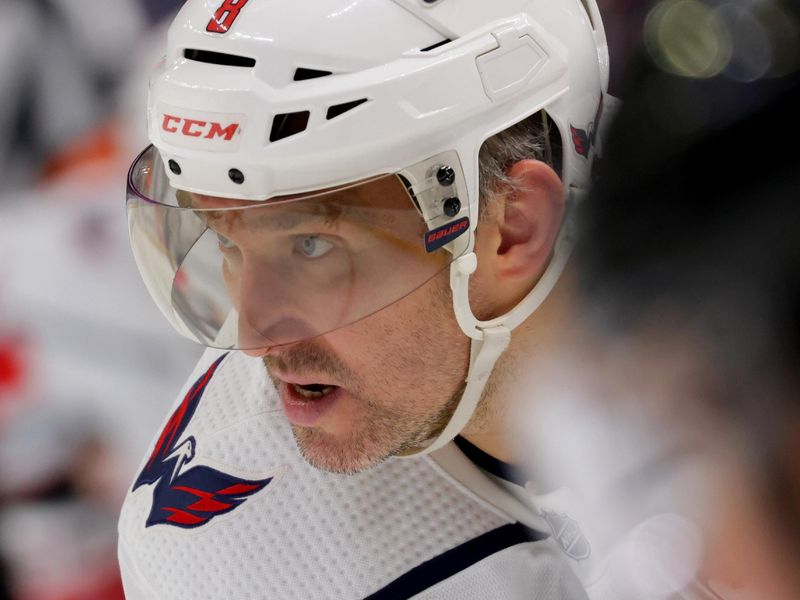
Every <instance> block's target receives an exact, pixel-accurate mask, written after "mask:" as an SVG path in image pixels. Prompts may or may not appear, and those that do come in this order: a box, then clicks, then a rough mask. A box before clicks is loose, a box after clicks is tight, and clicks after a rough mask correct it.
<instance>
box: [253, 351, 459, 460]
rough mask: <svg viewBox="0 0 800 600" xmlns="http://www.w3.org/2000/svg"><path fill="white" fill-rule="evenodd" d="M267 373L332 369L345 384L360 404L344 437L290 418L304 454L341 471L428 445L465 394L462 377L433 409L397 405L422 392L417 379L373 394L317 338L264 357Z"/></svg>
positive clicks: (329, 372)
mask: <svg viewBox="0 0 800 600" xmlns="http://www.w3.org/2000/svg"><path fill="white" fill-rule="evenodd" d="M263 362H264V366H265V368H266V370H267V375H268V376H269V377H270V378H271V379H272V381H273V383H275V384H276V386H277V385H278V381H277V380H276V379H275V378H274V377H273V376H272V374H271V373H270V366H274V367H275V368H277V369H278V370H279V371H280V370H284V371H285V370H298V371H302V370H306V369H307V370H313V371H314V372H317V373H324V374H326V375H330V376H331V377H332V378H334V379H335V380H336V381H340V382H342V383H344V384H345V385H346V391H347V394H348V395H349V396H350V398H349V399H348V401H350V402H354V403H355V404H356V406H357V407H358V413H359V418H358V423H357V425H356V426H355V427H354V428H353V429H352V431H350V432H349V433H348V434H347V435H346V436H345V437H341V436H337V435H334V434H331V433H329V432H326V431H324V430H322V429H319V428H316V427H302V426H299V425H294V424H290V425H291V428H292V433H293V434H294V438H295V442H296V444H297V448H298V450H299V451H300V454H301V455H302V456H303V458H304V459H305V460H306V461H307V462H308V463H309V464H310V465H312V466H313V467H315V468H317V469H320V470H323V471H329V472H333V473H341V474H354V473H358V472H361V471H364V470H366V469H369V468H371V467H373V466H375V465H377V464H379V463H381V462H383V461H384V460H386V459H388V458H389V457H391V456H397V455H403V454H408V453H411V452H413V451H414V450H418V449H421V448H424V447H425V446H427V445H428V443H429V442H430V441H431V440H432V439H433V438H435V436H436V435H438V433H440V432H441V431H442V430H443V429H444V427H445V426H446V425H447V422H448V421H449V419H450V416H451V415H452V414H453V412H454V411H455V408H456V406H457V405H458V402H459V401H460V400H461V395H462V393H463V389H464V384H463V383H461V384H460V385H458V386H457V389H456V390H455V392H454V393H452V394H451V395H450V397H449V398H448V399H447V400H446V401H445V402H444V403H443V404H440V405H439V409H438V410H436V411H435V412H433V413H424V412H422V413H421V412H419V411H416V412H415V411H413V410H410V409H405V410H404V409H401V408H398V409H394V408H391V406H404V404H403V402H402V401H403V400H407V399H408V394H414V393H420V392H419V391H417V390H416V389H415V386H414V385H413V383H411V384H407V385H406V386H403V387H404V388H405V389H404V390H402V391H401V392H400V394H404V395H405V397H400V398H399V399H395V400H394V401H392V400H391V399H382V400H383V402H381V403H379V402H376V401H374V400H373V399H371V398H370V397H369V396H368V395H367V394H366V393H365V392H364V391H363V388H362V386H361V385H360V384H359V380H358V378H357V377H356V376H355V374H354V373H353V372H352V371H351V370H350V369H348V368H347V367H346V366H345V365H344V364H343V363H342V362H341V361H340V360H339V359H338V357H336V356H335V355H334V354H333V353H331V352H330V351H328V350H327V349H325V348H324V347H321V346H320V345H319V344H317V343H315V342H313V341H312V342H307V343H305V344H303V345H301V346H297V347H295V348H293V349H291V350H289V351H287V352H286V353H284V354H282V355H279V356H265V357H264V359H263ZM397 387H398V386H396V385H393V384H392V383H391V382H384V385H382V386H379V389H380V388H383V389H393V388H397ZM425 404H432V405H436V404H438V403H432V402H430V399H426V402H412V403H410V406H411V407H412V408H413V407H414V406H417V407H418V406H424V405H425Z"/></svg>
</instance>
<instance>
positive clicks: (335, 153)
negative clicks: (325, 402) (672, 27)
mask: <svg viewBox="0 0 800 600" xmlns="http://www.w3.org/2000/svg"><path fill="white" fill-rule="evenodd" d="M607 81H608V53H607V46H606V41H605V34H604V31H603V27H602V22H601V20H600V15H599V11H598V9H597V5H596V3H595V1H594V0H562V1H560V2H551V1H549V0H492V1H491V2H488V1H486V0H315V1H314V2H297V0H269V1H267V0H189V1H188V2H187V3H186V4H185V5H184V7H183V8H182V10H181V11H180V13H179V14H178V16H177V18H176V20H175V22H174V23H173V25H172V27H171V29H170V33H169V43H168V49H167V55H166V57H165V60H164V62H163V64H162V65H161V66H160V68H159V69H158V70H157V72H156V73H155V74H154V76H153V78H152V80H151V89H150V99H149V103H148V129H149V136H150V140H151V141H152V144H153V145H152V146H151V147H149V148H148V149H146V150H145V151H144V152H143V153H142V155H140V156H139V158H138V159H137V160H136V161H135V163H134V165H133V166H132V168H131V173H130V177H129V182H128V187H129V189H128V215H129V225H130V234H131V242H132V245H133V249H134V254H135V256H136V259H137V263H138V265H139V269H140V271H141V273H142V275H143V278H144V280H145V282H146V284H147V287H148V289H149V290H150V292H151V294H152V295H153V297H154V299H155V300H156V302H157V304H158V305H159V307H160V309H161V310H162V312H163V313H164V314H165V316H166V317H167V318H168V319H169V321H170V322H171V323H172V324H173V326H175V328H176V329H177V330H178V331H179V332H180V333H182V334H183V335H185V336H187V337H189V338H191V339H194V340H196V341H199V342H201V343H204V344H206V345H210V346H215V347H225V348H228V347H230V348H236V347H238V348H257V347H270V346H275V345H279V344H283V343H289V342H294V341H300V340H303V339H308V338H310V337H313V336H315V335H319V334H323V333H326V332H329V331H331V330H334V329H336V328H338V327H342V326H344V325H347V324H349V323H352V322H354V321H355V320H358V319H360V318H363V317H365V316H367V315H369V314H372V313H374V312H376V311H377V310H380V309H381V308H384V307H385V306H387V305H388V304H391V303H393V302H395V301H397V300H399V299H400V298H402V297H403V296H405V295H407V294H408V293H410V292H412V291H413V290H414V289H416V288H417V287H419V286H420V285H422V284H424V283H425V282H426V281H428V280H429V279H430V278H431V277H433V276H434V275H436V274H437V273H439V272H441V271H442V270H443V269H445V268H447V267H448V266H449V268H450V273H451V286H452V288H453V295H454V309H455V313H456V317H457V319H458V322H459V324H460V326H461V328H462V329H463V331H464V333H465V334H466V335H467V336H469V337H470V338H472V339H473V340H474V343H473V357H472V358H473V364H472V367H471V371H470V375H469V377H468V386H467V392H466V394H465V398H466V397H467V396H476V395H477V396H479V395H480V390H481V389H482V388H483V383H484V382H485V380H486V378H487V377H488V374H489V373H490V372H491V370H492V367H493V364H494V361H495V360H496V358H497V356H499V354H500V353H501V352H502V351H503V349H504V348H505V347H506V344H507V342H508V337H509V336H508V332H509V331H510V330H511V329H513V328H514V327H516V326H517V325H518V324H519V323H521V322H522V321H524V320H525V318H527V317H528V316H529V315H530V314H531V313H532V312H533V310H535V308H536V307H537V306H538V305H539V304H540V303H541V301H542V300H543V299H544V297H545V296H546V295H547V293H548V292H549V289H550V288H551V287H552V285H553V284H554V282H555V279H556V278H557V277H558V274H559V273H560V269H561V267H562V266H563V262H564V260H565V259H564V255H565V252H559V251H558V249H557V254H556V257H555V258H554V260H553V264H552V265H551V268H549V269H548V271H547V272H546V273H545V275H544V277H543V278H542V281H540V283H539V284H538V285H537V286H536V288H534V290H532V292H531V294H529V296H528V297H527V298H526V299H525V300H523V301H522V302H521V303H520V305H519V306H517V307H516V308H515V309H514V310H512V311H511V312H510V313H509V314H508V315H504V316H502V317H498V318H497V319H494V320H492V321H491V322H488V323H482V322H480V321H478V320H477V319H476V318H475V317H474V316H473V314H472V312H471V310H470V307H469V300H468V297H467V288H468V286H467V283H468V280H469V275H470V274H471V273H472V272H473V271H474V269H475V266H476V260H475V255H474V254H473V253H472V249H473V244H474V239H473V233H474V231H475V228H476V226H477V215H478V213H479V211H478V201H479V193H478V190H479V185H478V183H479V182H478V153H479V150H480V147H481V145H482V143H483V142H484V141H485V140H486V139H487V138H489V137H490V136H492V135H494V134H495V133H498V132H500V131H502V130H503V129H505V128H507V127H509V126H510V125H512V124H514V123H517V122H519V121H521V120H522V119H524V118H526V117H528V116H530V115H531V114H533V113H536V112H538V111H540V110H544V111H545V112H546V113H547V115H548V116H549V117H550V119H552V121H553V122H554V123H555V125H556V127H557V128H558V130H559V133H560V135H561V138H562V141H563V144H562V146H563V156H562V157H561V158H562V160H561V164H562V173H561V175H562V181H563V183H564V187H565V189H566V190H568V194H572V193H573V192H574V191H575V190H581V189H583V188H585V187H586V186H587V185H588V182H589V175H590V165H591V160H592V158H593V152H594V149H593V147H592V146H593V144H592V141H593V136H592V135H591V127H592V122H593V120H595V115H596V113H597V110H598V106H599V105H601V102H602V97H603V94H604V93H605V90H606V86H607ZM265 223H271V225H269V226H268V227H265ZM276 224H278V225H277V226H276ZM326 227H327V228H328V229H325V228H326ZM255 234H258V235H255ZM256 264H258V265H259V267H258V268H254V265H256ZM251 296H252V298H251ZM259 311H260V313H259ZM477 396H476V398H474V399H471V400H469V401H468V402H466V405H472V407H471V408H470V407H467V408H466V409H465V411H462V412H464V414H465V415H466V416H464V414H462V415H461V416H460V417H458V418H457V419H455V420H454V423H452V424H451V425H452V427H448V429H453V428H456V432H457V430H458V429H460V428H461V427H462V426H463V424H464V423H466V421H465V419H468V417H469V415H470V414H471V412H472V408H474V404H475V403H477ZM462 404H464V403H463V402H462ZM467 413H468V414H467ZM461 421H463V423H461V425H460V426H459V424H458V423H459V422H461ZM448 435H450V434H448ZM452 435H454V433H453V434H452ZM451 437H452V436H451Z"/></svg>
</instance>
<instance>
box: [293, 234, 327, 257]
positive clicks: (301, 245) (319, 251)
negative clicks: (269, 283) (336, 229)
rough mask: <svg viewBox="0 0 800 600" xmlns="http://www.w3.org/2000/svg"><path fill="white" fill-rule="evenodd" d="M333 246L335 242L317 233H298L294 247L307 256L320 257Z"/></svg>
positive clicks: (296, 250)
mask: <svg viewBox="0 0 800 600" xmlns="http://www.w3.org/2000/svg"><path fill="white" fill-rule="evenodd" d="M332 248H333V244H332V243H331V242H329V241H328V240H325V239H322V238H320V237H319V236H317V235H298V236H296V237H295V238H294V249H295V252H298V253H299V254H300V255H301V256H304V257H305V258H320V257H321V256H324V255H325V254H327V253H328V252H330V250H331V249H332Z"/></svg>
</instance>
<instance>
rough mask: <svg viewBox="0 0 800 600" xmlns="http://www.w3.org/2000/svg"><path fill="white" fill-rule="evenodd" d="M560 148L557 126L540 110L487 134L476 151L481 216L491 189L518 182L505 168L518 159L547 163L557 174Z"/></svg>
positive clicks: (559, 164)
mask: <svg viewBox="0 0 800 600" xmlns="http://www.w3.org/2000/svg"><path fill="white" fill-rule="evenodd" d="M561 150H562V143H561V136H560V135H559V133H558V127H556V125H555V123H554V122H553V120H552V119H551V118H550V116H549V115H548V114H547V113H546V112H545V111H543V110H541V111H539V112H536V113H534V114H532V115H530V116H529V117H526V118H525V119H523V120H522V121H519V122H517V123H515V124H514V125H511V126H510V127H507V128H506V129H504V130H503V131H501V132H499V133H496V134H494V135H493V136H491V137H490V138H488V139H487V140H486V141H485V142H484V143H483V144H482V145H481V149H480V152H479V154H478V166H479V169H478V181H479V193H480V196H479V197H480V207H481V216H483V215H484V214H485V213H486V208H487V206H488V205H489V202H490V199H491V198H492V196H493V193H494V192H496V191H497V190H498V189H500V188H501V187H504V186H507V187H509V188H512V189H513V188H514V187H515V186H516V185H517V183H516V182H515V181H513V180H512V179H511V178H510V177H509V176H508V169H509V168H511V166H512V165H514V164H515V163H517V162H519V161H521V160H526V159H536V160H540V161H542V162H544V163H547V164H548V165H550V166H551V167H553V170H554V171H555V172H556V173H557V174H558V176H559V177H560V176H561V163H562V157H561Z"/></svg>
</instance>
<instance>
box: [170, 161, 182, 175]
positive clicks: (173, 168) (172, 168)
mask: <svg viewBox="0 0 800 600" xmlns="http://www.w3.org/2000/svg"><path fill="white" fill-rule="evenodd" d="M167 164H168V165H169V170H170V171H172V172H173V173H175V175H180V174H181V166H180V165H179V164H178V163H177V162H175V161H174V160H172V159H171V158H170V159H169V162H168V163H167Z"/></svg>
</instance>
